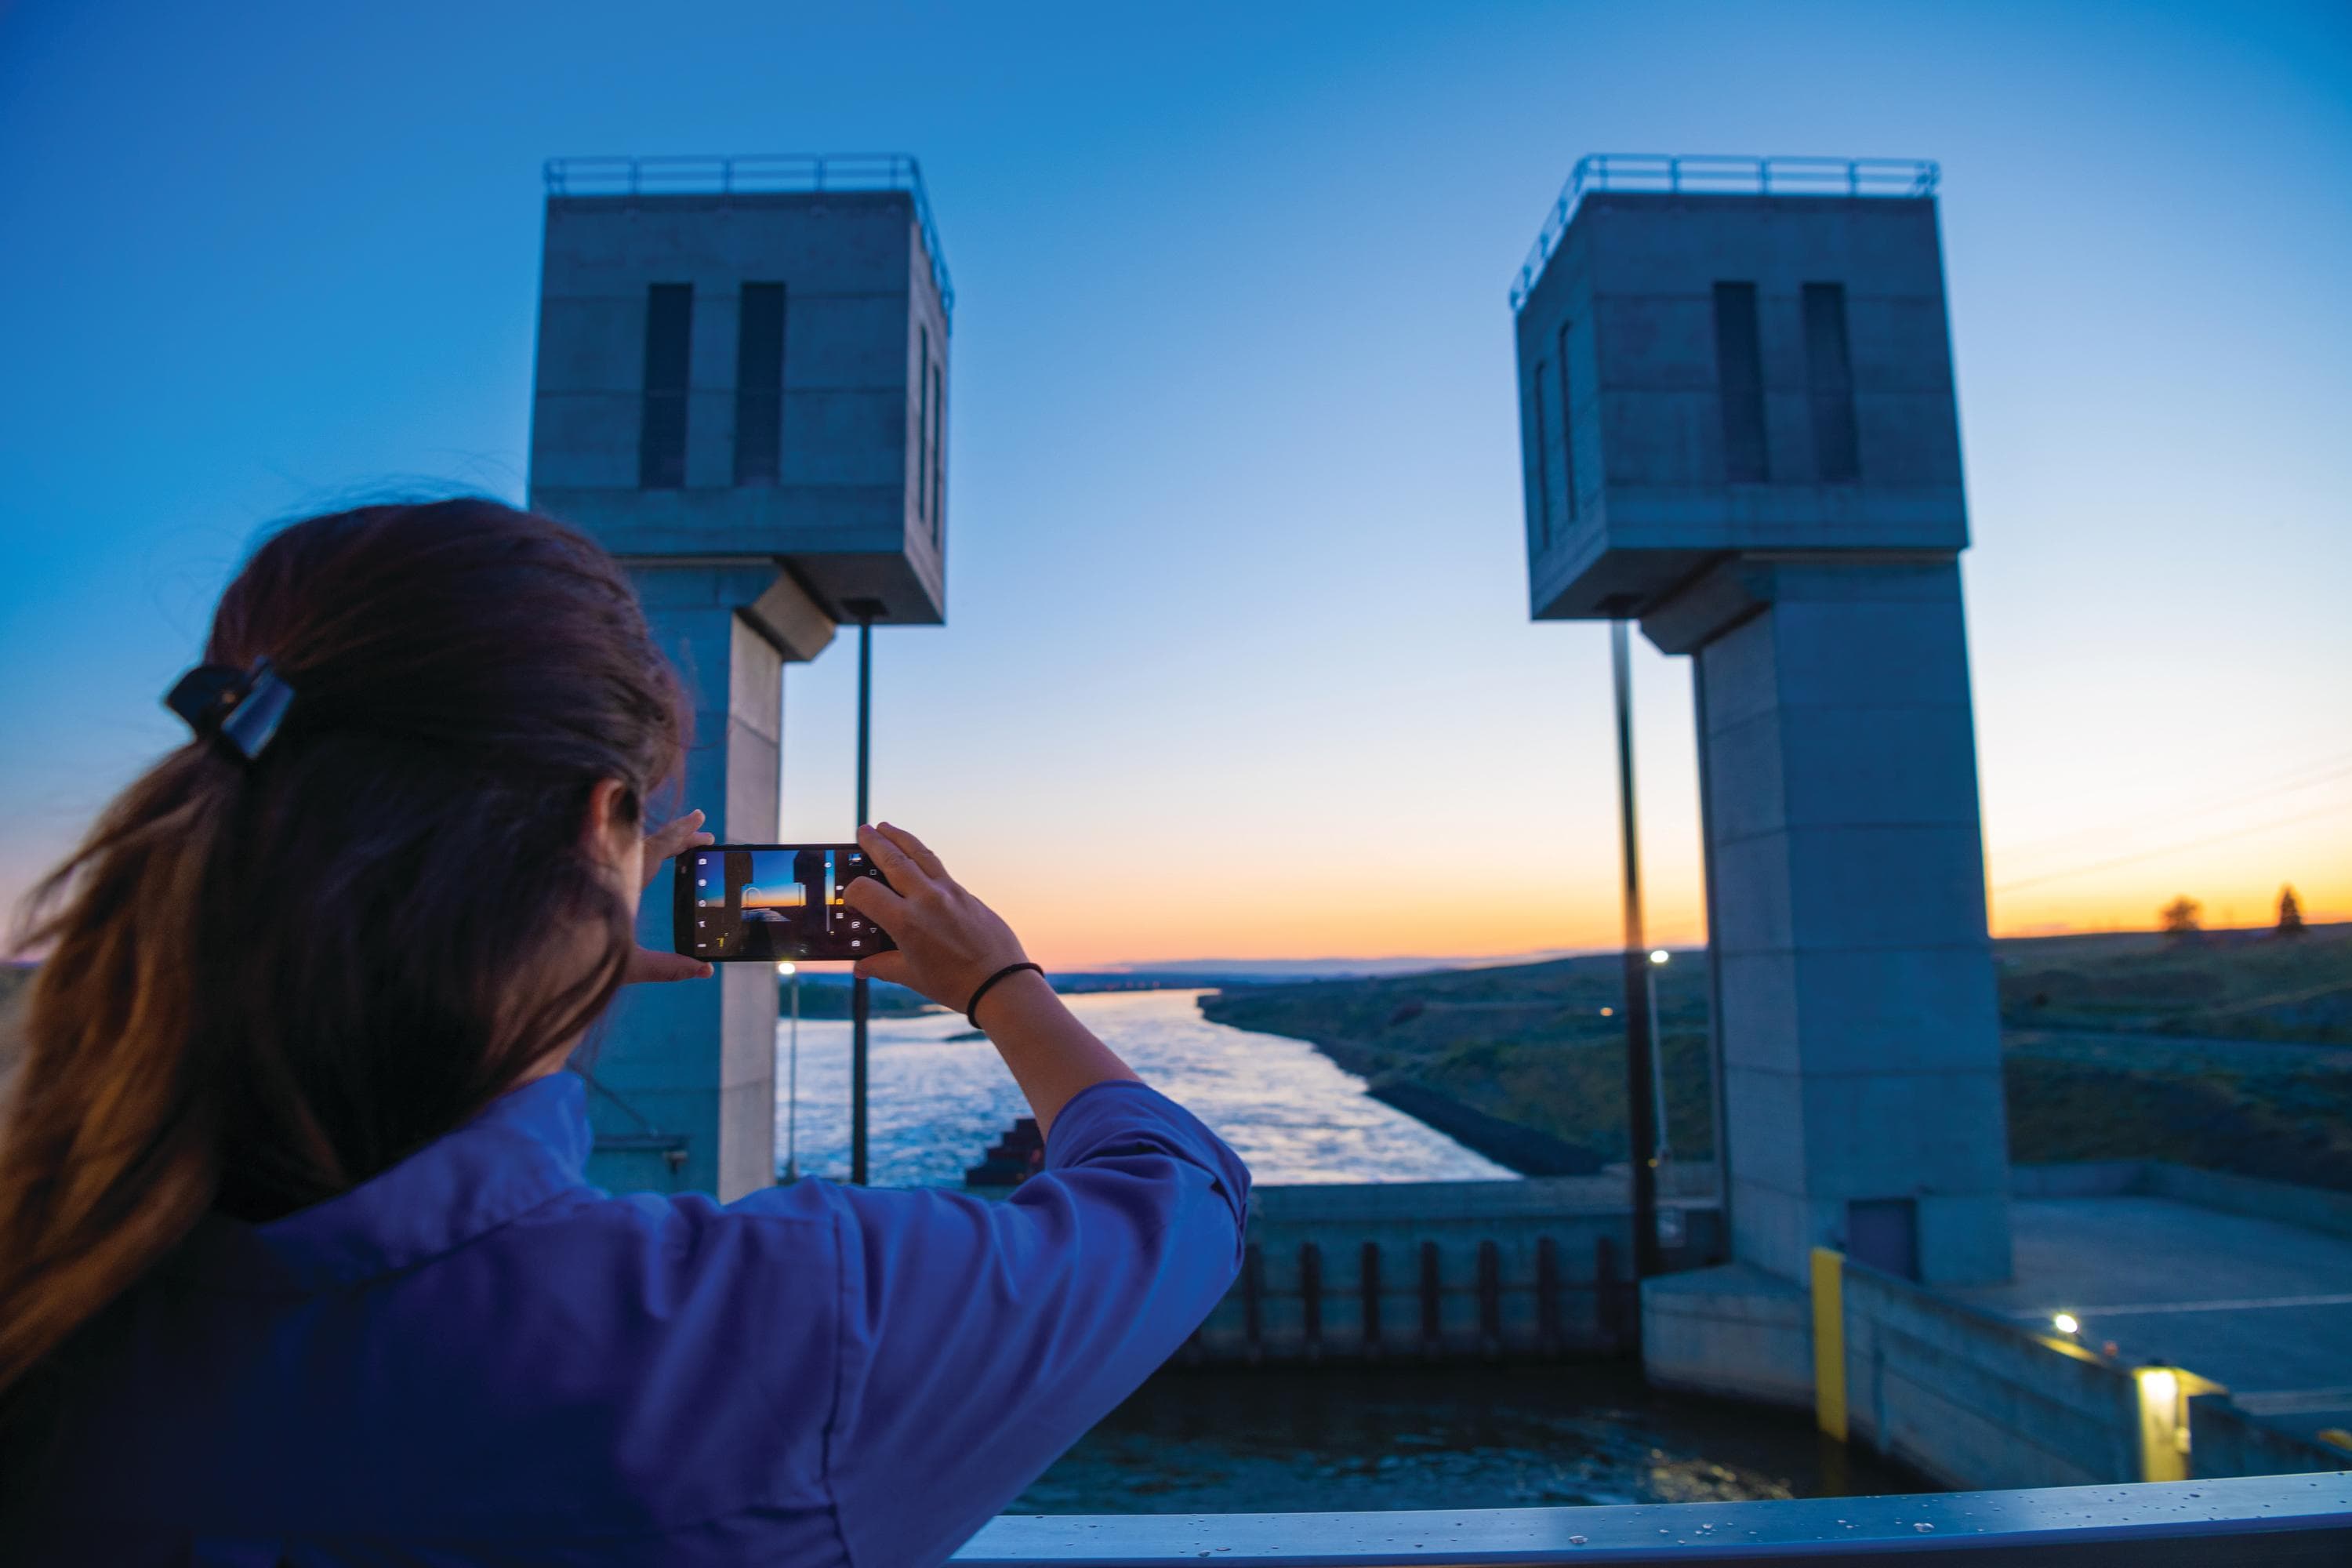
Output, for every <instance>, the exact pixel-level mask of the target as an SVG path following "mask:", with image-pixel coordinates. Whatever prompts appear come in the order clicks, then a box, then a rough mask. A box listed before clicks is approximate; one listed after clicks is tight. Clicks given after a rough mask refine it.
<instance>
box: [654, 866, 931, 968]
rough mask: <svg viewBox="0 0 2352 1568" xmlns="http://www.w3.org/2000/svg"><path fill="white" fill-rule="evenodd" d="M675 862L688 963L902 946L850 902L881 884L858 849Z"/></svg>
mask: <svg viewBox="0 0 2352 1568" xmlns="http://www.w3.org/2000/svg"><path fill="white" fill-rule="evenodd" d="M676 864H677V890H676V892H675V894H674V895H673V898H672V901H671V906H670V907H671V910H672V915H671V919H672V921H673V922H674V926H675V931H676V936H677V941H676V942H675V945H676V947H677V951H678V952H682V953H685V954H686V955H687V956H688V957H689V958H700V959H706V960H708V961H709V962H710V963H737V962H741V963H757V962H762V961H764V962H767V963H775V962H777V961H779V960H782V959H791V960H793V961H794V962H796V963H800V962H807V963H824V962H825V961H827V960H840V959H857V958H864V957H865V956H866V954H868V953H873V952H885V951H887V950H888V949H890V948H894V947H896V946H898V943H897V942H892V941H891V940H890V937H889V934H888V933H887V932H886V931H883V930H882V929H881V927H879V926H877V925H876V924H875V923H874V922H873V921H869V920H867V919H866V917H865V916H864V915H861V914H859V913H858V912H857V911H856V910H853V909H851V908H850V907H849V901H848V900H847V899H846V898H845V896H844V895H845V894H846V893H847V892H848V891H849V884H850V883H852V882H854V881H856V880H857V879H859V878H860V877H872V878H875V879H877V880H882V873H881V872H879V871H877V870H876V869H875V868H874V863H873V862H872V861H871V860H869V859H867V858H866V851H865V850H863V849H860V848H859V847H857V846H856V845H855V844H706V845H704V846H703V847H701V848H699V849H689V850H688V851H686V852H685V853H684V854H682V855H680V856H678V857H677V860H676ZM883 886H885V887H887V886H889V883H888V882H887V880H884V881H883Z"/></svg>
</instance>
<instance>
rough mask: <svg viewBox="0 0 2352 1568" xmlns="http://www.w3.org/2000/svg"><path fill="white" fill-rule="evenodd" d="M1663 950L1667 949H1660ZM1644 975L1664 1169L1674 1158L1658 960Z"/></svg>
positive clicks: (1660, 1163)
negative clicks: (1668, 1118) (1660, 1024)
mask: <svg viewBox="0 0 2352 1568" xmlns="http://www.w3.org/2000/svg"><path fill="white" fill-rule="evenodd" d="M1658 951H1659V952H1664V951H1665V949H1664V948H1660V949H1658ZM1642 978H1643V979H1644V980H1646V981H1648V982H1649V983H1650V995H1649V1003H1650V1098H1651V1100H1653V1101H1654V1105H1653V1107H1652V1109H1653V1110H1654V1113H1655V1115H1656V1122H1655V1128H1656V1131H1657V1134H1658V1168H1659V1169H1660V1170H1664V1169H1665V1167H1666V1163H1667V1162H1668V1161H1670V1160H1672V1159H1673V1158H1674V1149H1675V1134H1674V1130H1673V1129H1672V1128H1671V1127H1669V1126H1667V1125H1666V1053H1665V1048H1664V1046H1662V1045H1661V1044H1660V1043H1659V1040H1658V963H1657V961H1656V960H1655V959H1652V960H1651V961H1650V962H1649V963H1645V964H1643V965H1642Z"/></svg>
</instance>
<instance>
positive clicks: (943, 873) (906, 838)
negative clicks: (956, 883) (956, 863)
mask: <svg viewBox="0 0 2352 1568" xmlns="http://www.w3.org/2000/svg"><path fill="white" fill-rule="evenodd" d="M874 826H875V831H876V832H877V833H879V834H881V835H882V837H885V838H887V839H888V840H889V841H890V842H891V843H893V844H896V845H897V846H898V847H899V848H900V849H902V850H904V851H905V852H906V855H907V858H908V859H909V860H912V861H913V862H914V863H915V864H916V865H918V866H920V867H921V868H923V874H924V875H925V876H928V877H929V878H930V879H932V880H933V881H935V882H945V881H949V880H950V877H949V876H948V868H946V867H945V866H943V865H941V864H940V858H939V857H938V856H937V855H935V854H933V853H932V852H931V848H930V846H929V845H928V844H925V843H924V842H923V841H922V840H921V839H919V838H918V837H915V836H914V835H913V834H911V833H909V832H908V831H907V830H906V829H905V828H903V827H897V826H892V825H891V824H889V823H887V822H877V823H876V824H875V825H874Z"/></svg>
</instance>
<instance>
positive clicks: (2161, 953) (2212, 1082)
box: [1201, 926, 2352, 1190]
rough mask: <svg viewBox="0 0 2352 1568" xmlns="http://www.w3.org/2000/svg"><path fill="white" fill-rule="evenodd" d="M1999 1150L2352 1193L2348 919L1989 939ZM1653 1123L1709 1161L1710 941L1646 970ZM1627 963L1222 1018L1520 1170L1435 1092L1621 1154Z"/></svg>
mask: <svg viewBox="0 0 2352 1568" xmlns="http://www.w3.org/2000/svg"><path fill="white" fill-rule="evenodd" d="M1995 958H1996V963H1997V966H1998V974H1999V981H2000V1001H2001V1014H2002V1021H2003V1026H2004V1047H2005V1048H2004V1062H2005V1066H2006V1070H2007V1079H2008V1101H2009V1125H2010V1153H2011V1159H2013V1160H2016V1161H2019V1162H2021V1163H2024V1162H2042V1161H2058V1160H2087V1159H2113V1158H2157V1159H2168V1160H2178V1161H2181V1162H2183V1163H2189V1164H2196V1165H2203V1166H2206V1167H2209V1168H2210V1169H2215V1170H2225V1171H2236V1172H2240V1173H2244V1174H2248V1175H2255V1176H2263V1177H2267V1178H2270V1179H2273V1180H2278V1181H2290V1182H2299V1183H2304V1184H2309V1185H2315V1186H2326V1187H2335V1188H2338V1189H2343V1190H2352V927H2347V926H2331V927H2323V928H2316V929H2315V930H2313V931H2310V932H2309V933H2307V934H2306V935H2305V936H2304V937H2302V938H2300V939H2297V940H2294V941H2279V940H2272V939H2264V938H2262V937H2260V936H2258V935H2254V934H2240V933H2221V934H2218V935H2215V936H2212V937H2208V938H2205V939H2201V940H2198V941H2192V942H2167V941H2166V940H2164V939H2163V938H2160V937H2157V936H2153V935H2146V936H2142V935H2134V934H2124V935H2114V936H2092V937H2066V938H2037V939H2031V940H2024V941H2016V942H1998V943H1996V944H1995ZM1657 978H1658V983H1659V988H1658V1001H1659V1013H1660V1017H1661V1025H1662V1028H1663V1031H1664V1035H1663V1039H1664V1056H1665V1064H1666V1069H1665V1070H1666V1080H1667V1097H1666V1099H1667V1104H1666V1121H1667V1129H1668V1131H1669V1134H1670V1136H1671V1140H1672V1142H1673V1145H1674V1148H1675V1152H1677V1153H1678V1154H1680V1155H1682V1156H1684V1157H1685V1158H1690V1159H1704V1158H1708V1157H1710V1156H1711V1155H1712V1154H1713V1152H1714V1151H1713V1140H1712V1136H1711V1135H1712V1117H1711V1115H1710V1113H1709V1106H1708V1100H1707V1093H1708V1088H1707V1064H1706V1039H1707V1033H1706V1031H1707V1005H1708V1000H1707V984H1706V963H1705V961H1704V955H1702V954H1698V953H1684V954H1679V955H1677V957H1676V958H1675V962H1674V963H1669V964H1667V965H1665V966H1664V968H1662V969H1661V970H1659V971H1658V973H1657ZM1622 1000H1623V998H1622V968H1621V965H1620V961H1619V960H1618V959H1617V958H1615V957H1614V956H1610V957H1603V958H1575V959H1564V960H1559V961H1555V962H1552V963H1530V964H1518V965H1512V966H1509V967H1504V968H1496V969H1479V970H1455V971H1444V972H1439V973H1429V974H1417V975H1405V976H1400V977H1396V978H1391V979H1379V980H1346V981H1326V982H1320V983H1317V984H1299V985H1276V986H1262V987H1248V988H1235V989H1232V990H1228V991H1225V992H1223V993H1220V994H1214V995H1211V996H1206V997H1203V998H1202V1004H1201V1006H1202V1012H1203V1013H1204V1014H1205V1015H1206V1016H1209V1017H1210V1018H1212V1019H1213V1020H1215V1021H1216V1022H1218V1023H1223V1024H1230V1025H1232V1026H1234V1027H1236V1028H1244V1029H1257V1030H1263V1031H1265V1032H1266V1033H1269V1034H1277V1035H1287V1036H1291V1037H1295V1038H1298V1039H1305V1040H1311V1041H1313V1042H1314V1043H1315V1044H1316V1045H1318V1046H1319V1047H1322V1048H1323V1049H1324V1051H1325V1052H1326V1053H1327V1054H1328V1055H1329V1056H1331V1057H1332V1058H1334V1059H1335V1060H1337V1061H1338V1062H1339V1064H1340V1065H1341V1066H1343V1067H1346V1068H1348V1069H1349V1070H1350V1071H1352V1072H1356V1073H1359V1074H1360V1075H1362V1076H1363V1077H1364V1078H1365V1079H1367V1080H1369V1082H1370V1085H1371V1086H1372V1090H1373V1092H1374V1093H1375V1094H1378V1095H1381V1097H1382V1098H1384V1099H1387V1100H1390V1101H1391V1103H1394V1104H1397V1105H1398V1106H1399V1107H1400V1108H1401V1109H1403V1110H1408V1111H1411V1112H1412V1113H1413V1114H1416V1115H1422V1116H1423V1120H1426V1121H1430V1122H1432V1124H1433V1125H1439V1126H1442V1127H1444V1130H1445V1131H1450V1132H1453V1133H1454V1136H1456V1137H1457V1138H1461V1139H1462V1140H1463V1141H1464V1142H1468V1143H1470V1144H1472V1146H1473V1147H1479V1148H1482V1149H1483V1150H1484V1151H1485V1152H1487V1153H1488V1154H1489V1155H1490V1156H1491V1157H1493V1158H1495V1159H1497V1160H1499V1161H1501V1162H1502V1163H1506V1164H1510V1165H1513V1166H1514V1167H1515V1168H1519V1169H1528V1165H1527V1164H1526V1163H1523V1162H1522V1161H1521V1160H1518V1159H1515V1158H1513V1157H1512V1154H1511V1153H1510V1152H1508V1151H1507V1149H1505V1148H1504V1147H1501V1146H1498V1145H1496V1144H1494V1143H1491V1142H1483V1141H1482V1140H1481V1139H1480V1138H1479V1137H1477V1136H1475V1132H1476V1131H1477V1129H1476V1128H1475V1126H1474V1127H1473V1128H1472V1129H1471V1131H1470V1132H1469V1133H1467V1134H1465V1131H1463V1130H1462V1129H1459V1128H1456V1127H1451V1126H1445V1125H1444V1121H1443V1119H1442V1106H1441V1107H1440V1114H1435V1115H1433V1114H1427V1113H1426V1108H1427V1107H1428V1106H1430V1105H1432V1104H1434V1103H1436V1102H1441V1101H1442V1102H1447V1103H1451V1104H1454V1105H1458V1106H1461V1107H1465V1108H1467V1109H1468V1110H1471V1111H1474V1112H1476V1113H1478V1114H1479V1115H1480V1116H1482V1117H1486V1118H1493V1119H1495V1120H1496V1121H1501V1122H1504V1123H1507V1124H1509V1125H1511V1126H1515V1127H1521V1128H1526V1129H1529V1130H1531V1131H1535V1132H1537V1133H1539V1134H1543V1135H1546V1136H1548V1137H1549V1138H1551V1139H1555V1140H1558V1141H1559V1142H1561V1143H1563V1144H1567V1145H1570V1146H1573V1147H1574V1148H1576V1149H1578V1150H1580V1151H1586V1152H1589V1153H1590V1154H1591V1156H1592V1157H1593V1158H1596V1159H1604V1160H1617V1159H1622V1158H1623V1157H1624V1154H1625V1086H1624V1035H1623V1027H1622V1026H1623V1017H1622V1014H1621V1013H1614V1012H1612V1016H1603V1015H1602V1013H1601V1009H1602V1008H1604V1007H1608V1008H1611V1009H1612V1010H1613V1009H1616V1008H1619V1007H1621V1006H1622Z"/></svg>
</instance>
